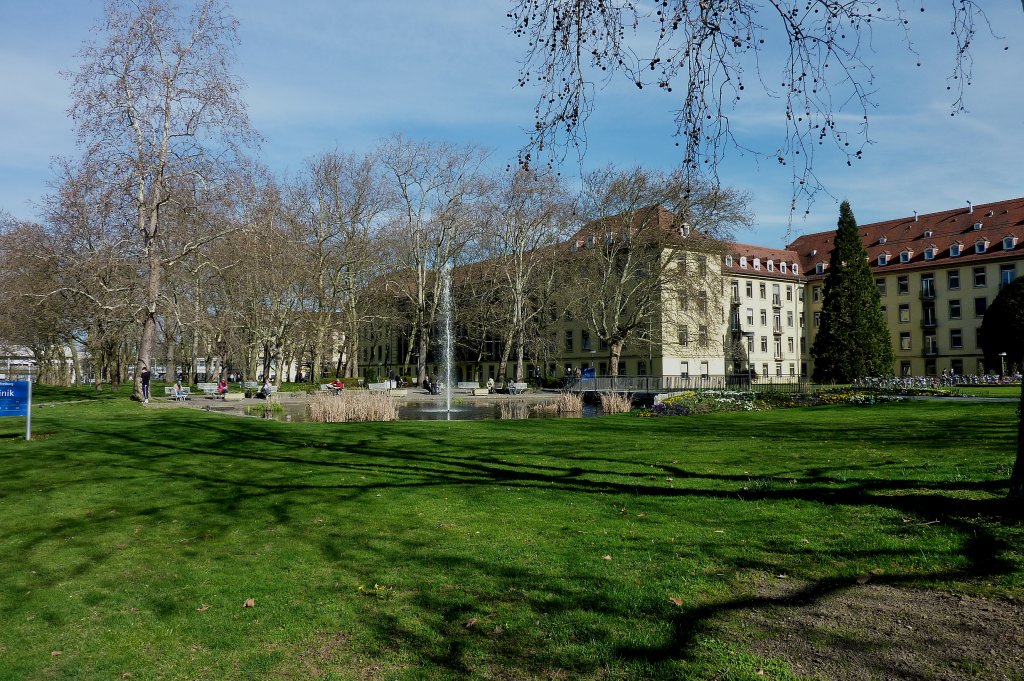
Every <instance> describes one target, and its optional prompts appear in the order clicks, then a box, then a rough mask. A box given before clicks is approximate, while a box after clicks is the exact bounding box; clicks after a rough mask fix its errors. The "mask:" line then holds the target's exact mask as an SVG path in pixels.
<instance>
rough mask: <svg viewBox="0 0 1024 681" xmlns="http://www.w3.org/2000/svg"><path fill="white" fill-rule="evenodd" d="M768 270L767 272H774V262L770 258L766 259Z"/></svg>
mask: <svg viewBox="0 0 1024 681" xmlns="http://www.w3.org/2000/svg"><path fill="white" fill-rule="evenodd" d="M768 271H769V272H774V271H775V262H774V261H772V260H769V261H768Z"/></svg>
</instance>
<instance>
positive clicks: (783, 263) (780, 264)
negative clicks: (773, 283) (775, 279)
mask: <svg viewBox="0 0 1024 681" xmlns="http://www.w3.org/2000/svg"><path fill="white" fill-rule="evenodd" d="M779 271H781V272H782V273H783V274H785V273H786V261H785V260H783V261H782V262H780V263H779Z"/></svg>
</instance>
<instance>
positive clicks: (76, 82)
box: [69, 0, 252, 399]
mask: <svg viewBox="0 0 1024 681" xmlns="http://www.w3.org/2000/svg"><path fill="white" fill-rule="evenodd" d="M98 31H99V33H100V34H101V35H102V36H103V38H104V40H103V41H102V42H90V43H87V44H86V45H85V46H84V47H83V48H82V50H81V51H80V53H79V57H80V58H81V61H82V65H81V67H80V68H79V70H78V71H77V72H76V73H74V74H72V75H71V83H72V85H71V95H72V100H73V104H72V106H71V109H70V111H69V112H70V114H71V115H72V116H73V117H74V119H75V121H76V122H77V125H78V137H79V140H80V141H81V142H82V143H83V144H84V145H85V147H86V153H85V161H84V163H85V164H87V165H88V166H89V167H91V168H93V169H94V172H95V173H96V174H97V175H98V176H100V177H102V178H103V181H104V182H105V183H106V184H107V185H108V186H110V187H113V188H116V189H117V190H118V191H119V192H121V193H122V194H123V196H124V200H125V202H126V204H127V205H130V206H131V207H132V208H133V212H134V232H135V237H136V239H137V240H138V243H139V244H140V245H141V248H142V249H143V251H144V253H145V261H144V265H143V273H144V274H143V276H144V277H145V295H144V310H143V316H142V323H141V327H142V328H141V338H140V342H139V348H138V363H140V364H147V365H149V364H151V363H152V355H153V349H154V345H155V342H156V336H157V323H158V317H159V308H160V298H161V294H162V290H163V279H162V275H163V268H164V262H163V260H162V259H163V256H164V254H163V253H162V252H161V249H160V244H161V241H160V240H161V237H162V232H163V231H165V230H169V229H173V228H174V227H173V224H171V223H170V221H168V220H165V219H164V215H163V212H164V208H165V206H166V204H167V203H168V202H169V201H171V200H173V199H174V198H175V196H174V188H175V186H177V185H178V184H179V182H178V181H179V179H180V178H181V177H183V176H186V175H193V176H195V177H197V178H203V180H202V181H204V182H213V181H214V180H215V178H216V175H217V173H218V171H219V169H220V168H221V167H223V166H224V164H225V163H227V162H229V160H230V159H231V158H232V157H233V156H234V155H235V153H236V152H237V151H238V149H237V143H238V142H241V141H245V140H248V139H251V137H252V134H251V131H250V128H249V122H248V118H247V115H246V112H245V107H244V105H243V104H242V101H241V98H240V96H239V89H240V85H239V82H238V81H237V79H235V78H234V77H233V76H232V74H231V63H232V60H233V46H234V44H235V40H236V37H235V36H236V32H235V31H236V22H235V20H234V18H232V17H231V16H230V15H229V14H228V13H227V11H226V9H225V7H224V6H223V5H222V3H221V2H220V1H219V0H201V2H200V3H199V4H198V5H197V6H196V7H195V8H194V9H193V10H192V12H191V13H190V14H188V16H182V15H181V14H180V12H179V11H178V10H177V8H176V7H175V5H174V4H173V3H172V2H171V1H170V0H138V1H137V2H136V1H132V0H110V2H108V3H107V6H106V12H105V16H104V18H103V20H102V21H101V22H100V24H99V26H98ZM136 373H138V372H136ZM140 395H141V390H140V387H139V381H138V377H136V390H135V395H134V397H135V398H136V399H138V398H139V396H140Z"/></svg>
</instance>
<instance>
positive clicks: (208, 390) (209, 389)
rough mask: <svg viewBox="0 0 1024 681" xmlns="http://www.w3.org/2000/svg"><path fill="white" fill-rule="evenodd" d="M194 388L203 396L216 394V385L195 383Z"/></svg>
mask: <svg viewBox="0 0 1024 681" xmlns="http://www.w3.org/2000/svg"><path fill="white" fill-rule="evenodd" d="M196 388H198V389H199V390H202V391H203V394H204V395H207V396H210V395H213V394H215V393H216V392H217V384H216V383H196Z"/></svg>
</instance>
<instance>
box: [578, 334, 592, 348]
mask: <svg viewBox="0 0 1024 681" xmlns="http://www.w3.org/2000/svg"><path fill="white" fill-rule="evenodd" d="M580 348H582V349H583V350H587V351H589V350H590V331H587V330H586V329H584V330H583V331H581V332H580Z"/></svg>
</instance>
